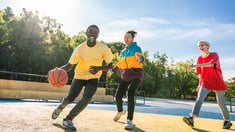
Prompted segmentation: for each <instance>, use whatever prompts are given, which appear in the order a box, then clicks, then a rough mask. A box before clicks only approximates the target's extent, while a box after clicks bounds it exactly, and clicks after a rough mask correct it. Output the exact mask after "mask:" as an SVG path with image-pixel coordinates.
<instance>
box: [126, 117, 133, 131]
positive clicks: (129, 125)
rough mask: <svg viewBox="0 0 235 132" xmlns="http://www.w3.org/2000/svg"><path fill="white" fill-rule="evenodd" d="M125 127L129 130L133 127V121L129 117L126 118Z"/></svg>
mask: <svg viewBox="0 0 235 132" xmlns="http://www.w3.org/2000/svg"><path fill="white" fill-rule="evenodd" d="M125 129H127V130H131V129H133V123H132V121H130V120H129V119H127V120H126V123H125Z"/></svg>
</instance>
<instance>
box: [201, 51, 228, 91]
mask: <svg viewBox="0 0 235 132" xmlns="http://www.w3.org/2000/svg"><path fill="white" fill-rule="evenodd" d="M202 63H213V64H214V66H213V67H197V74H200V83H199V86H198V88H197V91H199V88H200V87H204V88H207V89H210V90H227V89H228V88H227V86H226V85H225V83H224V80H223V76H222V70H221V68H220V62H219V56H218V54H217V53H216V52H212V53H210V54H209V55H208V56H207V57H205V58H203V57H202V56H199V57H198V60H197V64H202Z"/></svg>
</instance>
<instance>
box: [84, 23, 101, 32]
mask: <svg viewBox="0 0 235 132" xmlns="http://www.w3.org/2000/svg"><path fill="white" fill-rule="evenodd" d="M91 27H95V28H97V29H98V31H99V32H100V29H99V27H98V26H97V25H95V24H93V25H90V26H88V28H87V29H86V32H87V30H88V29H89V28H91Z"/></svg>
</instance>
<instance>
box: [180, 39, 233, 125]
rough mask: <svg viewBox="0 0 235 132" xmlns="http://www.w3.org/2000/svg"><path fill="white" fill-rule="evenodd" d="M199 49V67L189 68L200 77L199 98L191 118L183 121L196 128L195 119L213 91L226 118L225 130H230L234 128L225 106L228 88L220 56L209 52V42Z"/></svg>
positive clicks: (203, 43) (199, 45)
mask: <svg viewBox="0 0 235 132" xmlns="http://www.w3.org/2000/svg"><path fill="white" fill-rule="evenodd" d="M198 48H199V50H200V51H201V52H202V55H201V56H199V57H198V60H197V65H189V66H188V68H189V69H192V68H194V67H195V68H196V70H197V74H199V75H200V80H199V86H198V88H197V91H198V96H197V99H196V102H195V104H194V107H193V109H192V113H190V117H184V118H183V121H184V122H185V123H186V124H188V125H189V126H191V127H193V126H194V120H193V118H194V117H197V116H198V115H199V112H200V109H201V106H202V103H203V101H204V100H205V98H206V96H207V95H208V93H209V92H210V91H211V90H214V91H215V93H216V99H217V103H218V105H219V107H220V109H221V112H222V114H223V118H224V124H223V126H222V128H223V129H229V128H230V127H231V126H232V123H231V122H230V116H229V113H228V110H227V107H226V105H225V96H224V94H225V90H227V87H226V85H225V83H224V80H223V76H222V70H221V68H220V62H219V56H218V54H217V53H216V52H209V48H210V44H209V43H208V42H207V41H199V42H198Z"/></svg>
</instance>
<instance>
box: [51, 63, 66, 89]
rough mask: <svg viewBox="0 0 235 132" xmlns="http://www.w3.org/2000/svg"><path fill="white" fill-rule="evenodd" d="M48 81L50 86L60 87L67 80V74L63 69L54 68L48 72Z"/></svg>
mask: <svg viewBox="0 0 235 132" xmlns="http://www.w3.org/2000/svg"><path fill="white" fill-rule="evenodd" d="M48 82H49V84H50V85H51V86H52V87H55V88H62V87H64V86H65V85H66V84H67V82H68V74H67V72H66V71H65V70H63V69H60V68H55V69H53V70H50V71H49V72H48Z"/></svg>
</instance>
